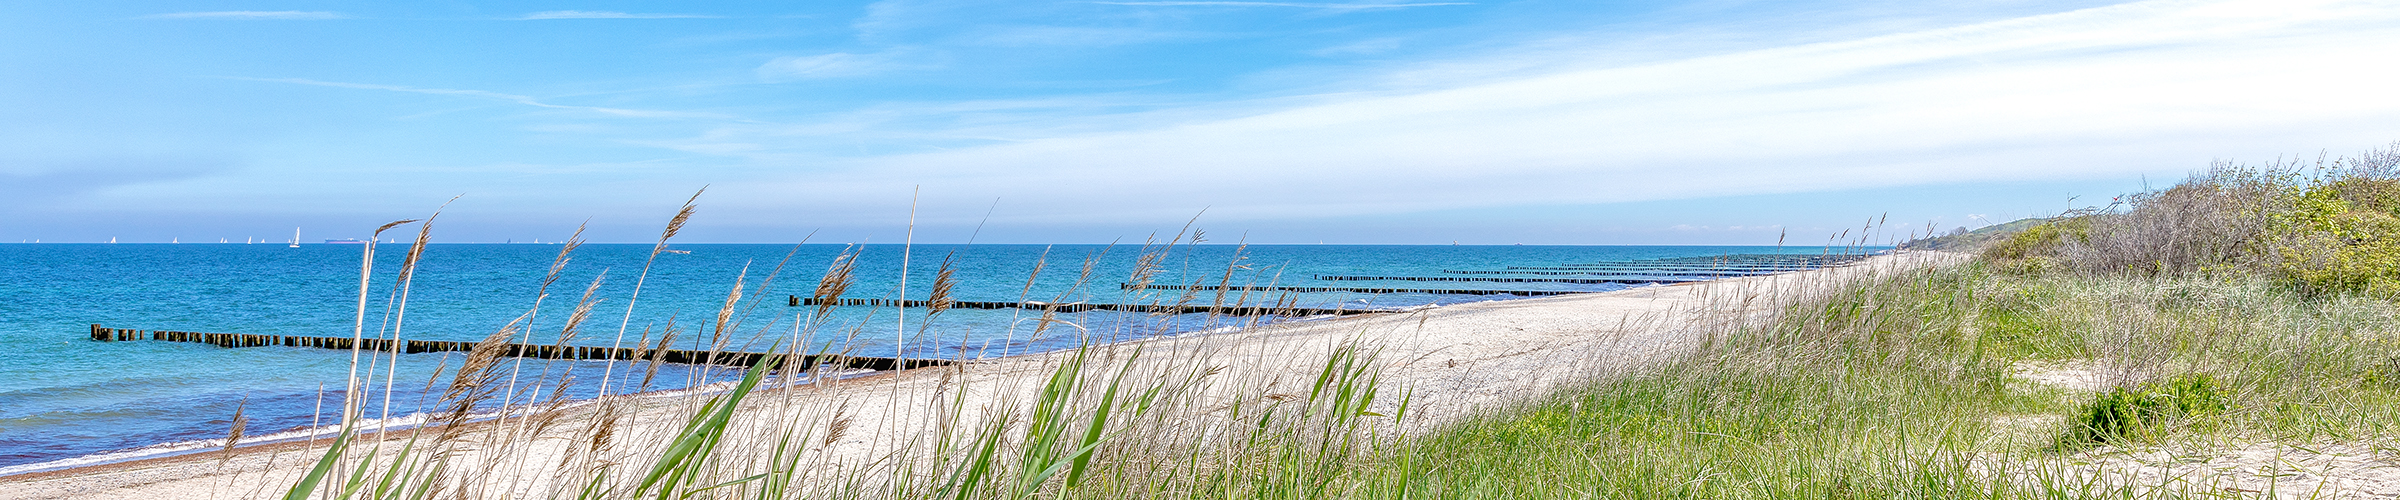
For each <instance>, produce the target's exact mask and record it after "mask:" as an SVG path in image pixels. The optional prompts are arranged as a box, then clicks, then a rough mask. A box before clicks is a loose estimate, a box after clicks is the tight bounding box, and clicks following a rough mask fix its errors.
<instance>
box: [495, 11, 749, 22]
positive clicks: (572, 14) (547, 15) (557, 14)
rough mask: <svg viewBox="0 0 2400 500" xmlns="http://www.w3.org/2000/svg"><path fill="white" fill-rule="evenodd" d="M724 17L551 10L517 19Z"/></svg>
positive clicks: (716, 17) (713, 17) (715, 17)
mask: <svg viewBox="0 0 2400 500" xmlns="http://www.w3.org/2000/svg"><path fill="white" fill-rule="evenodd" d="M724 17H725V16H712V15H707V14H636V13H631V12H615V11H606V10H550V11H542V12H535V13H532V14H526V15H524V16H523V17H518V18H517V20H520V21H538V20H544V19H722V18H724Z"/></svg>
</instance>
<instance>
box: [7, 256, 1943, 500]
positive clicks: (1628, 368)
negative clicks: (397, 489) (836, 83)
mask: <svg viewBox="0 0 2400 500" xmlns="http://www.w3.org/2000/svg"><path fill="white" fill-rule="evenodd" d="M1957 260H1958V257H1957V256H1954V255H1949V254H1940V253H1928V252H1920V253H1911V254H1903V255H1896V256H1882V257H1877V258H1874V259H1869V260H1867V261H1863V262H1861V263H1859V264H1855V265H1851V266H1847V267H1841V268H1831V269H1823V270H1816V271H1807V272H1797V273H1787V274H1781V275H1772V276H1759V277H1747V278H1733V279H1723V280H1716V281H1709V282H1701V283H1690V284H1683V285H1674V286H1651V287H1643V288H1636V289H1631V290H1623V291H1617V292H1607V293H1594V294H1584V295H1566V296H1557V297H1548V298H1536V299H1522V300H1508V301H1494V302H1480V303H1470V304H1462V305H1454V306H1446V307H1435V308H1425V309H1421V310H1416V311H1412V312H1405V313H1390V314H1376V315H1366V316H1357V317H1347V318H1340V319H1327V320H1321V321H1305V322H1292V323H1284V324H1277V325H1271V326H1264V327H1257V328H1251V329H1246V330H1240V331H1234V332H1226V333H1215V334H1206V335H1199V334H1192V335H1183V336H1177V337H1169V338H1159V339H1152V340H1145V341H1139V342H1130V343H1123V344H1114V345H1108V346H1101V347H1095V348H1093V349H1092V350H1091V352H1090V354H1089V355H1090V356H1091V359H1090V360H1089V361H1088V365H1090V366H1107V367H1115V368H1113V369H1117V370H1123V372H1122V373H1130V374H1134V376H1135V378H1142V377H1149V378H1171V377H1173V376H1175V374H1177V373H1185V372H1179V371H1178V370H1192V369H1199V370H1204V373H1203V374H1202V375H1200V376H1199V377H1198V378H1207V379H1208V381H1207V382H1205V383H1197V384H1193V385H1190V386H1189V388H1190V389H1191V392H1192V394H1190V395H1187V396H1184V397H1185V400H1187V401H1191V402H1192V403H1191V404H1192V405H1194V407H1208V406H1209V405H1214V407H1224V406H1230V405H1237V404H1261V403H1270V402H1274V401H1280V399H1277V398H1286V397H1288V396H1284V395H1287V394H1295V393H1306V392H1307V391H1308V389H1307V388H1306V387H1305V386H1306V385H1307V384H1309V383H1311V382H1312V380H1313V379H1314V378H1315V377H1317V376H1318V375H1319V374H1320V372H1323V371H1324V370H1325V367H1326V366H1327V363H1328V361H1329V359H1332V358H1334V357H1338V356H1341V355H1342V354H1341V353H1343V352H1350V353H1364V355H1363V356H1361V357H1362V358H1363V359H1366V360H1367V361H1368V363H1370V364H1372V365H1373V367H1374V370H1373V373H1374V374H1375V376H1376V377H1379V378H1380V381H1381V383H1382V384H1384V385H1385V386H1386V387H1390V388H1392V389H1395V390H1393V391H1391V392H1393V393H1401V392H1404V393H1405V394H1406V395H1407V397H1406V399H1405V400H1406V402H1407V405H1408V408H1407V413H1406V414H1405V416H1403V417H1399V418H1395V419H1394V420H1393V421H1391V422H1389V423H1387V424H1384V425H1387V426H1389V427H1390V428H1392V429H1395V430H1398V431H1401V432H1407V431H1409V430H1413V429H1421V428H1425V427H1426V426H1432V425H1439V424H1441V423H1443V422H1447V421H1450V420H1452V419H1454V418H1457V417H1459V416H1462V415H1468V414H1472V413H1475V412H1478V411H1486V410H1489V409H1492V408H1497V407H1503V406H1504V405H1508V404H1512V403H1515V402H1519V401H1524V400H1526V399H1527V398H1531V397H1535V396H1538V395H1540V394H1543V393H1545V392H1546V391H1548V390H1549V389H1550V388H1552V387H1555V386H1557V385H1559V384H1572V383H1581V382H1588V381H1592V380H1598V379H1601V378H1604V377H1609V376H1615V375H1618V374H1624V373H1631V372H1638V371H1639V370H1642V369H1644V368H1645V367H1646V366H1650V365H1651V364H1652V363H1654V362H1656V361H1659V360H1662V359H1667V358H1668V357H1669V356H1673V355H1675V354H1676V353H1679V352H1685V351H1687V350H1689V349H1691V348H1693V347H1694V346H1696V345H1699V344H1701V343H1702V342H1703V341H1705V340H1706V336H1707V334H1708V333H1709V332H1710V331H1711V328H1710V327H1711V326H1722V325H1724V324H1726V322H1728V321H1733V320H1738V319H1740V318H1741V317H1743V316H1745V315H1750V314H1756V313H1758V312H1759V311H1762V310H1766V309H1770V308H1771V307H1768V306H1772V305H1773V304H1777V303H1781V302H1782V301H1785V300H1788V299H1790V298H1792V297H1798V296H1802V295H1805V294H1806V292H1807V291H1809V290H1813V289H1817V288H1820V287H1822V286H1823V285H1825V284H1827V283H1833V282H1838V281H1840V280H1842V279H1846V278H1852V277H1858V276H1862V275H1866V274H1868V273H1873V272H1877V271H1881V270H1889V269H1891V268H1894V267H1907V266H1922V265H1938V264H1943V263H1950V262H1956V261H1957ZM1345 348H1347V351H1346V350H1345ZM1069 358H1070V355H1069V354H1068V353H1044V354H1034V355H1026V356H1017V357H1011V358H1004V359H995V360H985V361H976V362H970V363H966V364H963V365H959V366H955V367H941V368H928V369H919V370H911V371H907V372H900V373H885V374H877V375H873V376H867V377H859V378H854V379H848V380H842V381H838V382H829V383H819V384H808V385H801V386H795V387H792V388H789V389H781V390H774V391H764V392H760V393H758V394H755V395H753V396H752V397H751V398H750V399H748V400H746V401H745V405H744V406H743V408H742V409H741V410H740V412H741V414H742V418H738V419H736V420H737V422H782V424H776V425H782V426H785V427H783V428H788V427H789V426H792V425H806V426H815V427H817V428H828V429H829V431H828V432H822V433H819V435H816V436H815V437H813V438H812V439H814V440H816V441H817V443H816V445H815V446H812V447H810V449H809V450H808V451H807V453H808V454H809V456H808V458H807V462H808V463H809V464H811V467H812V469H813V470H822V471H843V470H848V471H858V470H867V469H871V468H875V467H884V466H890V465H891V464H892V463H893V462H894V461H907V460H911V458H908V457H916V456H922V454H921V453H915V454H912V453H911V451H912V450H915V451H922V450H924V449H927V448H929V447H936V446H940V443H941V441H942V440H941V439H938V437H939V435H940V433H941V432H944V430H955V429H973V428H978V426H980V425H983V423H985V422H988V421H990V420H989V419H993V418H1005V417H1003V416H1005V415H1010V414H1013V413H1012V412H1016V411H1019V409H1020V408H1021V407H1022V405H1023V404H1024V402H1025V401H1027V400H1028V399H1030V398H1031V397H1032V395H1033V393H1034V392H1036V391H1038V390H1039V389H1040V387H1041V385H1042V382H1043V381H1044V380H1046V379H1047V378H1049V377H1050V376H1051V375H1052V374H1053V373H1055V372H1056V371H1057V370H1058V367H1059V366H1060V365H1061V364H1062V363H1066V362H1068V361H1070V360H1069ZM1336 361H1338V360H1336ZM1195 367H1197V368H1195ZM1196 379H1197V378H1196ZM701 399H702V398H694V397H653V398H629V399H625V400H620V401H619V402H620V403H621V404H620V405H619V406H615V407H613V408H614V409H613V410H612V409H611V407H610V406H609V405H606V404H598V405H582V406H577V407H573V408H568V409H564V410H560V411H558V412H556V414H555V415H547V416H541V417H535V418H528V419H511V420H505V421H498V422H487V423H484V424H480V425H483V426H501V427H503V428H504V429H502V430H505V431H506V432H489V433H484V432H479V431H474V430H470V431H468V432H466V433H465V434H468V435H470V436H473V435H478V434H488V435H490V436H508V437H504V438H503V437H494V438H490V439H484V440H481V441H478V440H477V439H478V438H475V437H469V438H466V439H465V440H464V441H468V442H469V443H467V444H464V445H460V446H457V447H456V448H455V450H454V457H455V458H454V460H456V461H457V462H456V463H461V464H473V466H474V467H478V468H479V469H480V470H527V471H541V470H549V469H550V468H551V467H550V466H547V465H541V464H564V463H569V462H575V461H577V460H593V459H594V458H591V457H589V456H586V457H582V458H579V457H578V456H577V455H576V453H577V452H576V451H575V450H577V449H578V447H582V446H585V445H586V443H583V442H582V440H583V439H585V438H584V437H583V436H588V435H590V434H591V433H592V431H593V430H595V429H599V428H603V427H605V428H607V429H609V430H608V432H607V433H606V434H610V435H613V436H615V437H614V439H613V440H614V442H615V443H619V445H618V448H621V449H619V450H617V451H616V453H619V454H618V455H610V456H625V457H641V456H648V455H649V454H654V451H652V450H656V449H657V446H659V445H660V443H664V442H666V441H668V440H670V439H671V438H672V435H673V433H674V432H675V431H676V430H677V427H678V426H679V425H680V424H682V423H683V422H684V421H685V420H686V417H687V416H689V415H691V414H692V412H694V411H696V410H697V406H698V405H699V404H700V400H701ZM1401 400H1402V398H1399V397H1386V398H1381V399H1377V400H1375V401H1374V403H1373V405H1374V408H1375V409H1377V410H1378V411H1380V412H1381V413H1379V414H1397V413H1398V412H1397V411H1396V410H1397V408H1393V407H1395V406H1397V405H1398V404H1399V402H1400V401H1401ZM1245 402H1247V403H1245ZM935 410H940V411H935ZM1201 413H1205V412H1195V413H1194V414H1196V415H1197V414H1201ZM793 422H799V423H800V424H793ZM758 425H761V426H763V425H768V424H758ZM487 429H488V427H487ZM768 430H769V429H768V428H767V427H758V426H749V427H745V424H740V423H737V424H736V425H735V428H733V429H732V430H731V431H729V432H728V435H729V436H741V435H745V433H763V432H766V431H768ZM394 434H395V437H394V438H393V439H400V437H402V436H404V435H405V434H403V433H394ZM734 439H736V438H729V440H734ZM501 440H505V441H506V442H500V441H501ZM361 442H362V443H364V442H366V440H362V441H361ZM323 444H324V442H323V441H321V440H320V441H317V442H315V443H309V442H288V443H279V444H272V445H265V446H254V447H247V448H240V449H236V450H234V451H233V452H231V453H229V454H228V453H213V452H212V453H202V454H194V455H185V456H178V457H168V458H162V459H152V460H143V461H135V462H126V463H117V464H108V465H101V466H94V467H84V468H77V469H68V470H60V471H51V472H44V473H35V474H25V475H18V476H13V477H6V478H0V499H35V498H44V499H80V498H157V499H223V498H252V497H265V496H280V495H281V494H282V493H283V489H285V488H288V487H289V485H290V484H293V482H294V481H296V480H297V479H298V477H299V476H300V475H301V474H302V473H304V472H305V468H306V465H307V464H308V463H310V462H312V461H313V460H314V459H315V458H316V457H317V456H318V454H321V453H323ZM361 446H373V445H364V444H362V445H361ZM399 447H400V445H399V444H398V443H397V442H394V441H387V442H386V443H385V444H384V445H383V447H382V448H381V449H383V450H384V453H387V454H388V453H390V452H391V451H393V450H396V449H397V448H399ZM592 454H599V452H592V453H587V455H592ZM528 464H531V465H528ZM829 477H839V476H838V474H836V475H835V476H829ZM547 479H548V478H546V477H541V475H536V474H507V473H502V474H490V475H486V476H481V477H478V478H477V479H475V480H473V481H474V482H476V483H477V484H467V485H461V486H458V487H460V488H465V489H466V490H468V491H469V492H472V493H471V494H470V495H469V496H477V497H502V496H508V497H527V496H532V497H542V496H549V495H548V494H547V493H545V492H551V493H555V492H557V491H559V488H560V487H561V486H560V485H556V484H549V483H548V482H547Z"/></svg>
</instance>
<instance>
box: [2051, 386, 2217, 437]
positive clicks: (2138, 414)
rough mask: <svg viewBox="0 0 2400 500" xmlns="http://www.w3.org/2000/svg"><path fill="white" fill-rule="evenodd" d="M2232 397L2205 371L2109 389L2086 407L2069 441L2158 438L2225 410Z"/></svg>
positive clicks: (2070, 432)
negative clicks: (2181, 425) (2187, 423)
mask: <svg viewBox="0 0 2400 500" xmlns="http://www.w3.org/2000/svg"><path fill="white" fill-rule="evenodd" d="M2227 405H2228V398H2227V397H2226V394H2225V391H2224V390H2223V389H2219V388H2218V387H2217V383H2216V381H2215V380H2214V379H2211V378H2209V376H2208V375H2205V374H2190V375H2183V376H2179V377H2175V378H2174V379H2170V380H2167V381H2165V382H2163V383H2160V382H2152V383H2146V384H2142V385H2140V386H2136V387H2132V388H2125V387H2119V388H2116V389H2111V390H2109V391H2108V392H2106V393H2102V394H2100V396H2099V397H2097V398H2094V399H2093V400H2092V403H2091V404H2089V405H2085V406H2084V408H2083V411H2082V414H2081V415H2080V416H2079V417H2078V418H2077V419H2076V421H2075V426H2074V428H2072V429H2070V430H2069V431H2068V434H2067V436H2066V438H2065V440H2064V441H2065V443H2063V444H2067V445H2074V446H2082V445H2091V444H2112V443H2124V442H2148V441H2155V440H2157V439H2158V438H2159V437H2162V436H2164V435H2165V434H2166V432H2167V430H2168V429H2169V428H2170V426H2171V425H2177V424H2182V423H2186V422H2190V421H2192V420H2194V419H2198V418H2202V417H2209V416H2214V415H2219V414H2223V413H2225V409H2226V406H2227Z"/></svg>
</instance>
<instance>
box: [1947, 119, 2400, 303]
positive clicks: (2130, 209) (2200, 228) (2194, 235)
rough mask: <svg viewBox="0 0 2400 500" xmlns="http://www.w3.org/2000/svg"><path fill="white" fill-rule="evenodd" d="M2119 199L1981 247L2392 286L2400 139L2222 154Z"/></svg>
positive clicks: (2104, 270) (2131, 269)
mask: <svg viewBox="0 0 2400 500" xmlns="http://www.w3.org/2000/svg"><path fill="white" fill-rule="evenodd" d="M2123 200H2124V201H2123V203H2122V205H2111V206H2110V207H2108V208H2104V209H2103V208H2094V209H2084V210H2082V211H2078V212H2071V213H2070V214H2069V215H2068V216H2062V217H2060V218H2057V219H2053V220H2052V221H2051V222H2049V223H2046V224H2043V225H2041V226H2038V227H2035V228H2032V229H2029V230H2027V231H2024V232H2022V233H2018V234H2016V235H2015V236H2014V237H2012V238H2009V239H2007V240H2005V241H2002V242H2000V243H1998V244H1995V245H1993V246H1991V247H1990V248H1987V249H1986V251H1985V252H1984V254H1983V255H1984V257H1986V258H1988V259H1991V260H1994V261H1997V262H2004V263H2011V265H2015V266H2017V267H2022V268H2027V269H2036V270H2044V269H2051V268H2063V269H2073V270H2078V271H2083V272H2087V273H2097V274H2118V275H2134V276H2177V275H2186V274H2192V273H2220V272H2224V273H2250V274H2256V275H2261V276H2267V277H2270V278H2273V279H2275V280H2278V281H2281V282H2283V283H2284V284H2285V285H2287V286H2290V287H2291V288H2292V289H2294V290H2297V291H2300V292H2302V293H2303V294H2306V295H2311V296H2325V295H2342V294H2365V295H2370V296H2375V297H2381V298H2387V299H2393V298H2400V143H2395V144H2394V145H2393V146H2391V147H2388V148H2385V149H2381V150H2375V151H2368V152H2366V153H2364V154H2361V155H2357V156H2353V157H2348V158H2340V159H2333V160H2322V159H2320V160H2318V161H2317V162H2315V163H2313V164H2304V163H2301V162H2298V161H2278V162H2275V163H2270V164H2267V165H2263V166H2240V165H2233V164H2228V163H2222V162H2220V163H2217V164H2214V165H2211V166H2210V168H2209V170H2208V171H2207V172H2205V173H2202V174H2199V175H2194V176H2193V177H2191V178H2189V179H2185V180H2184V181H2183V182H2181V183H2177V184H2176V185H2174V186H2170V187H2168V188H2166V189H2161V190H2156V191H2149V192H2143V193H2136V194H2133V195H2129V196H2126V197H2124V198H2123ZM2120 206H2121V207H2124V209H2122V210H2119V209H2118V208H2119V207H2120Z"/></svg>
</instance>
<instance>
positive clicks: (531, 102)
mask: <svg viewBox="0 0 2400 500" xmlns="http://www.w3.org/2000/svg"><path fill="white" fill-rule="evenodd" d="M228 79H231V80H249V81H258V82H276V83H293V84H300V85H314V86H319V87H335V88H345V89H365V90H385V91H392V92H407V93H411V94H431V95H445V96H458V97H475V98H482V99H492V100H499V101H507V102H512V103H516V104H522V105H526V106H532V107H537V108H548V109H566V110H576V111H589V112H594V113H600V114H604V115H611V116H622V117H628V118H725V116H723V115H716V114H710V113H691V112H683V111H659V110H647V109H624V108H608V107H599V106H570V105H564V104H550V103H546V102H542V101H541V100H538V99H535V98H533V97H530V96H521V95H515V94H503V93H499V92H491V91H483V90H460V89H435V88H419V87H406V86H400V85H380V84H372V83H346V82H327V81H319V80H309V79H305V78H242V77H230V78H228Z"/></svg>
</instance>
